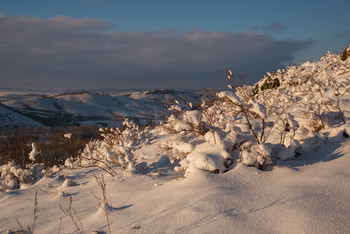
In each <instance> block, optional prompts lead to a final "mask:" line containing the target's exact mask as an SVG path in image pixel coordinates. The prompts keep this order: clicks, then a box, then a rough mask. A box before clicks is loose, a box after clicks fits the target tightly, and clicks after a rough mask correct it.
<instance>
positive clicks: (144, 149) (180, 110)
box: [0, 54, 350, 233]
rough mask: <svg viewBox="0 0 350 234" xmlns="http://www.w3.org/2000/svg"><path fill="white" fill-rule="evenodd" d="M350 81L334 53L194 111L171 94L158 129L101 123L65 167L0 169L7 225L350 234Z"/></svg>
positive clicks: (345, 63) (349, 71) (2, 219)
mask: <svg viewBox="0 0 350 234" xmlns="http://www.w3.org/2000/svg"><path fill="white" fill-rule="evenodd" d="M228 78H229V79H233V78H234V76H233V74H232V72H231V71H228ZM349 87H350V59H347V60H341V59H340V56H339V55H336V54H334V55H332V54H327V55H325V56H324V57H322V58H321V60H320V61H316V62H313V63H310V62H308V63H305V64H303V65H302V66H294V67H288V68H287V69H286V70H279V71H276V72H274V73H268V74H267V77H264V78H263V79H262V80H261V81H260V82H258V83H257V85H255V86H243V87H239V88H236V89H234V90H227V91H220V92H218V93H217V94H214V95H212V96H208V97H205V98H203V100H202V104H201V107H200V108H199V109H197V108H193V105H192V104H191V103H189V101H188V100H176V101H175V100H174V105H172V106H170V107H169V110H170V111H171V112H172V115H171V116H169V118H168V119H167V120H166V121H165V122H164V123H163V124H162V125H160V126H157V127H155V128H153V129H151V128H145V129H143V128H140V127H139V126H137V125H136V124H135V123H133V122H132V121H128V120H125V121H124V122H123V123H122V126H121V127H117V128H111V127H108V128H101V129H100V133H101V139H98V140H93V141H91V142H89V143H88V144H87V145H86V147H85V149H84V150H83V151H82V152H81V153H80V154H79V157H76V158H69V159H67V160H66V162H65V165H64V166H63V165H62V166H61V167H58V166H55V167H53V168H50V169H46V170H42V165H40V164H31V165H28V167H27V168H26V169H21V168H19V167H18V166H16V165H14V164H13V163H9V164H7V165H3V166H1V167H0V170H1V177H0V188H1V189H2V190H3V192H2V193H1V195H0V208H1V210H4V211H5V212H1V213H0V227H1V229H0V231H2V232H5V231H8V230H25V229H27V227H29V228H30V229H31V230H33V229H35V232H39V233H53V232H58V233H60V232H61V233H72V232H81V233H90V232H93V231H101V232H102V233H104V232H109V231H111V232H113V233H349V232H350V223H349V222H348V220H349V218H350V203H349V197H350V189H349V187H350V180H349V178H350V171H349V170H348V166H349V164H350V140H349V133H350V124H349V120H350V105H349V103H350V89H349ZM230 88H231V89H232V86H230ZM144 95H148V94H147V93H134V94H130V95H128V96H127V97H126V96H125V95H124V96H123V98H122V99H123V100H121V101H120V102H122V101H127V102H129V101H132V100H131V99H128V98H132V99H133V100H135V103H137V100H138V97H140V98H142V100H143V101H144V100H145V99H144ZM109 96H110V95H109ZM117 97H118V95H116V96H115V97H113V100H118V98H117ZM72 98H73V99H74V103H85V102H86V103H90V101H89V100H94V101H93V102H94V103H100V105H101V104H102V103H101V102H100V101H99V98H100V97H96V96H91V95H84V94H83V95H81V96H78V97H69V99H72ZM109 98H111V97H109ZM56 99H57V97H56ZM61 99H64V101H69V100H67V97H64V98H61ZM152 100H153V99H152ZM106 103H108V102H106ZM132 105H134V104H132ZM65 137H66V138H67V139H68V140H71V135H70V134H65ZM33 151H36V150H35V149H34V147H33ZM28 153H29V152H28ZM31 155H32V154H31ZM42 156H43V157H45V155H42ZM210 172H211V173H210ZM41 173H44V174H45V176H43V177H42V176H41ZM102 176H103V177H102ZM15 188H19V189H18V190H13V189H15ZM36 192H37V195H35V194H36ZM35 217H37V218H35Z"/></svg>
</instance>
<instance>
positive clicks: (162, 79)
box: [0, 0, 350, 90]
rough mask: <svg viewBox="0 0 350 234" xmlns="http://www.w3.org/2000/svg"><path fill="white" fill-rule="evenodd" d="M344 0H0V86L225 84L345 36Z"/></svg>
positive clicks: (302, 57) (317, 51) (253, 77)
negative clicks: (227, 77) (228, 77)
mask: <svg viewBox="0 0 350 234" xmlns="http://www.w3.org/2000/svg"><path fill="white" fill-rule="evenodd" d="M349 9H350V1H346V0H333V1H313V0H310V1H299V0H294V1H283V0H280V1H225V0H216V1H210V0H202V1H199V0H195V1H189V0H187V1H183V0H177V1H166V0H163V1H152V0H150V1H135V0H130V1H111V0H60V1H54V0H53V1H47V0H40V1H39V0H33V1H24V0H22V1H19V0H4V1H1V2H0V14H1V15H0V61H1V63H0V72H1V74H2V75H1V78H0V81H1V83H0V87H13V88H40V89H51V90H54V89H55V90H66V89H90V88H121V89H124V88H125V89H129V88H146V89H149V88H210V87H211V86H212V85H213V84H214V85H215V86H217V87H223V85H224V76H223V74H222V73H221V72H220V71H222V70H224V69H225V68H227V67H231V68H232V69H233V72H234V73H237V74H238V73H239V74H241V75H242V76H243V77H244V78H245V80H246V82H247V83H253V82H256V81H257V80H259V79H260V78H261V77H262V75H263V74H264V73H266V72H268V71H273V70H275V69H278V68H281V67H283V66H285V65H287V64H293V63H302V62H304V61H307V60H312V59H316V60H317V59H319V58H320V57H321V56H322V53H324V52H326V51H327V50H330V51H334V50H338V51H340V50H341V47H340V46H346V45H347V42H350V26H349V23H348V20H347V18H348V15H349Z"/></svg>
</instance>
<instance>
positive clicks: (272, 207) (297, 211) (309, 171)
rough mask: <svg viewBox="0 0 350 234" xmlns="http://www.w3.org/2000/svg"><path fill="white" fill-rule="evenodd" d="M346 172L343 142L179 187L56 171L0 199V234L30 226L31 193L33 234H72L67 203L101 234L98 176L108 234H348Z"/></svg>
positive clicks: (197, 173)
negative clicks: (271, 164) (102, 186)
mask: <svg viewBox="0 0 350 234" xmlns="http://www.w3.org/2000/svg"><path fill="white" fill-rule="evenodd" d="M154 153H155V154H156V152H154ZM349 165H350V142H349V141H344V142H341V143H331V142H329V143H327V144H326V145H325V146H324V147H323V148H322V149H321V150H320V151H318V152H316V153H314V154H309V155H302V156H300V157H298V158H296V159H295V160H293V161H287V162H283V163H280V164H279V165H278V166H277V165H275V166H274V167H271V168H270V169H272V170H270V171H269V170H267V171H260V170H258V169H256V168H254V167H246V166H244V165H243V164H241V163H239V164H235V166H234V168H233V169H232V170H230V171H228V172H227V173H223V174H212V173H208V172H205V171H202V170H199V169H197V170H194V171H192V172H191V173H190V175H188V176H187V177H186V178H185V179H180V178H178V177H177V176H176V175H174V176H164V177H162V176H159V175H156V174H154V175H147V176H144V175H132V176H129V175H123V173H120V176H118V177H111V176H108V175H107V174H106V173H105V172H103V171H101V170H100V169H95V168H90V169H89V168H86V169H78V170H64V171H61V172H60V173H59V175H56V176H51V177H44V178H42V179H41V180H40V181H39V182H37V183H36V184H34V185H31V186H29V187H27V188H25V189H20V190H14V191H8V192H3V193H1V195H0V207H1V212H0V229H1V230H0V231H1V232H5V231H6V230H20V229H21V227H20V226H19V224H18V223H17V221H16V219H17V220H18V221H19V222H20V224H21V225H22V227H23V228H24V229H26V228H27V226H29V227H31V226H32V224H33V218H34V215H33V211H34V197H35V193H36V191H37V192H38V196H37V201H38V205H37V212H36V214H37V215H38V218H37V220H36V222H35V232H36V233H57V232H58V231H60V233H74V232H77V231H78V229H77V228H76V227H75V225H74V223H73V222H72V220H71V219H70V218H69V217H68V216H67V215H65V214H64V213H63V212H62V210H61V208H60V206H62V208H63V209H68V206H69V201H70V198H72V200H73V202H72V207H73V208H74V209H75V211H76V212H77V217H78V216H79V220H80V222H81V226H82V231H83V232H84V233H90V232H92V231H105V232H107V231H108V225H107V221H106V216H105V213H104V211H103V210H102V209H101V208H100V206H99V202H100V201H99V200H98V199H97V198H96V197H98V198H99V197H102V195H101V190H100V188H99V187H98V185H97V182H96V180H95V178H94V176H93V175H96V176H97V177H101V175H102V174H104V179H105V182H106V197H107V200H108V201H109V203H110V204H109V205H110V206H111V207H109V221H110V226H111V230H112V232H113V233H349V232H350V222H349V217H350V200H349V198H350V189H349V188H350V180H349V178H350V170H349ZM70 179H71V180H72V181H73V182H70V183H67V181H68V182H69V180H70ZM77 217H76V220H78V218H77ZM77 222H79V221H77Z"/></svg>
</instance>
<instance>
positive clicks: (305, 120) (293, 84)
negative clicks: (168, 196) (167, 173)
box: [164, 47, 350, 171]
mask: <svg viewBox="0 0 350 234" xmlns="http://www.w3.org/2000/svg"><path fill="white" fill-rule="evenodd" d="M349 48H350V47H349ZM349 50H350V49H349ZM346 51H347V50H346ZM226 76H227V78H228V79H229V80H230V81H232V84H230V85H228V87H229V89H230V90H227V91H218V92H217V93H216V98H211V99H210V100H211V101H210V102H206V101H205V100H203V104H202V106H201V108H200V109H199V110H196V111H195V112H194V111H193V110H189V109H188V108H186V106H185V108H184V107H181V106H180V104H179V103H177V105H176V106H175V107H172V109H173V110H176V111H177V112H176V113H175V114H172V115H171V116H170V118H169V119H168V121H167V122H166V124H165V125H164V127H165V129H166V130H167V131H168V132H169V133H173V134H178V135H182V136H186V137H187V138H185V137H179V139H186V140H185V141H184V142H183V143H171V144H167V147H168V148H170V149H172V150H173V153H177V152H180V151H181V150H178V149H179V148H180V149H182V148H184V147H182V146H185V145H186V144H189V143H190V144H191V147H188V149H192V152H189V151H191V150H188V151H186V152H185V153H184V154H182V155H183V156H182V158H183V160H182V162H180V165H182V168H183V169H185V170H186V169H187V168H190V162H195V163H194V164H195V165H197V167H199V168H201V169H203V170H209V171H217V170H219V171H225V170H227V168H225V169H223V168H222V167H221V166H222V164H221V166H217V165H216V163H213V162H218V160H214V161H213V160H212V159H209V158H208V157H206V156H205V157H204V156H203V155H202V156H200V155H201V154H199V153H194V152H196V150H197V148H198V147H200V145H202V144H203V142H205V143H206V144H209V145H212V146H219V145H221V146H223V147H224V149H225V150H226V151H227V152H228V153H229V154H230V155H231V157H236V159H237V158H239V160H240V161H241V162H243V163H244V164H246V165H249V166H256V167H258V168H264V167H265V166H266V165H268V164H271V163H272V162H273V160H288V159H293V158H294V157H295V156H296V155H297V154H299V153H300V152H309V151H314V150H317V149H319V148H320V147H321V146H322V145H323V144H324V142H325V141H327V140H329V136H330V135H332V134H333V133H332V131H333V129H342V128H341V127H340V126H342V125H344V126H347V125H346V122H347V119H348V118H349V114H350V113H349V112H347V111H346V110H345V109H346V108H344V107H345V105H346V103H344V102H343V97H345V96H348V97H349V95H350V88H349V87H350V60H349V59H346V60H342V59H341V58H340V56H339V55H337V54H330V53H327V54H326V55H325V56H323V57H322V58H321V60H320V61H316V62H306V63H304V64H302V65H301V66H290V67H288V68H286V69H279V70H277V71H276V72H273V73H267V76H265V77H264V78H263V79H262V80H261V81H259V82H258V83H257V84H256V85H254V86H248V85H242V86H238V85H237V84H238V83H241V82H239V81H237V80H235V77H234V76H233V74H232V71H231V70H228V71H227V74H226ZM188 116H192V117H193V116H197V117H196V118H188ZM346 128H347V127H346ZM202 129H204V130H205V131H202ZM339 131H340V132H343V135H344V136H346V134H347V133H346V131H344V130H339ZM339 131H338V132H339ZM333 135H334V134H333ZM336 135H341V133H339V134H338V133H337V134H336ZM179 146H181V147H179ZM217 154H220V153H219V152H218V153H217ZM186 155H187V156H186ZM211 155H213V154H212V153H211ZM197 157H198V159H195V158H197ZM199 158H201V159H203V158H205V160H206V161H207V164H206V166H203V164H200V163H198V162H200V161H201V160H200V159H199ZM209 161H212V163H209ZM219 161H220V160H219ZM201 162H203V160H202V161H201ZM212 165H216V166H214V167H212ZM213 168H216V169H213Z"/></svg>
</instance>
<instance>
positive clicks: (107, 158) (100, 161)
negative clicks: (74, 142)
mask: <svg viewBox="0 0 350 234" xmlns="http://www.w3.org/2000/svg"><path fill="white" fill-rule="evenodd" d="M100 133H101V136H102V138H103V139H102V140H93V141H90V142H89V143H87V144H86V146H85V148H84V150H83V151H82V152H81V154H80V155H79V157H78V158H77V160H72V159H67V160H66V162H65V165H66V166H67V167H69V168H74V167H76V166H78V165H79V166H82V167H90V166H97V167H100V168H105V167H107V168H108V169H105V170H107V171H109V173H110V174H113V173H115V172H114V171H113V169H112V168H111V166H112V165H114V164H116V165H119V166H121V167H122V168H123V169H124V170H126V171H130V172H132V171H133V170H135V165H136V161H135V159H134V154H133V152H134V151H135V150H136V149H137V148H138V147H140V146H141V145H142V144H143V143H146V142H149V140H150V137H151V136H150V132H149V127H146V128H144V129H140V127H139V126H138V125H136V124H135V123H134V122H133V121H131V120H127V119H126V120H125V121H124V122H123V123H122V126H121V127H120V128H119V127H117V128H104V129H100Z"/></svg>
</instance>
